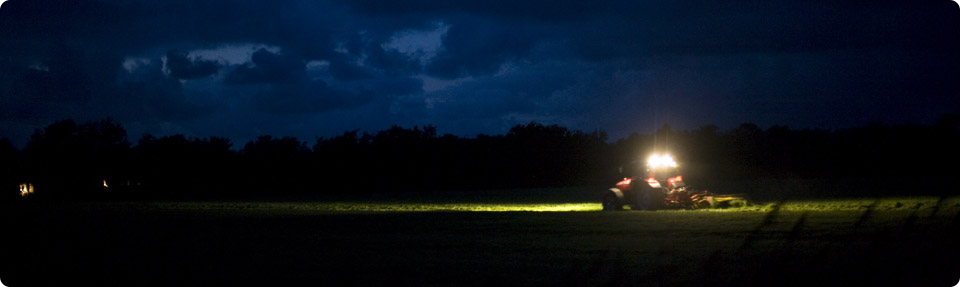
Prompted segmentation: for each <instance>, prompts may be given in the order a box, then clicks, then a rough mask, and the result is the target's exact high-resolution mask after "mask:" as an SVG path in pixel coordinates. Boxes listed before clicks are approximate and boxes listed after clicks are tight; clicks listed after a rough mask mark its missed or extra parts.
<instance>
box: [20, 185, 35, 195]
mask: <svg viewBox="0 0 960 287" xmlns="http://www.w3.org/2000/svg"><path fill="white" fill-rule="evenodd" d="M31 194H33V184H32V183H28V182H24V183H21V184H20V197H27V196H30V195H31Z"/></svg>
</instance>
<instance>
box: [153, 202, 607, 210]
mask: <svg viewBox="0 0 960 287" xmlns="http://www.w3.org/2000/svg"><path fill="white" fill-rule="evenodd" d="M147 206H148V207H152V208H157V209H166V210H249V211H257V210H261V211H283V210H288V211H304V212H310V211H316V212H430V211H456V212H522V211H527V212H568V211H598V210H601V206H600V204H599V203H594V202H587V203H549V204H529V203H501V204H495V203H391V202H373V203H370V202H226V203H221V202H216V203H209V202H166V203H149V204H147Z"/></svg>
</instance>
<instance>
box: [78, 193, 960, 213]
mask: <svg viewBox="0 0 960 287" xmlns="http://www.w3.org/2000/svg"><path fill="white" fill-rule="evenodd" d="M93 204H94V205H98V206H102V205H104V204H105V203H93ZM106 205H113V207H115V208H121V209H126V208H136V209H156V210H170V211H197V212H204V211H209V212H217V211H242V212H254V213H256V212H264V213H276V212H279V213H311V212H319V213H324V212H589V211H594V212H596V211H601V210H602V207H601V205H600V203H599V202H571V203H510V202H504V203H491V202H482V203H477V202H448V203H443V202H408V201H369V202H365V201H274V202H144V203H138V204H133V203H114V204H109V203H107V204H106ZM774 205H776V204H775V203H755V204H751V205H747V206H744V207H736V208H725V209H703V210H665V211H666V212H768V211H770V210H772V209H773V208H774ZM778 208H779V210H781V211H796V212H840V211H865V210H868V209H870V210H873V211H914V210H917V211H924V210H931V211H933V210H939V211H948V210H952V209H960V197H950V198H945V199H943V200H941V199H940V198H937V197H909V198H853V199H821V200H798V201H787V202H783V203H781V204H780V205H779V206H778ZM627 209H629V208H627ZM665 211H661V212H665Z"/></svg>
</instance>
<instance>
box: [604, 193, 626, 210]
mask: <svg viewBox="0 0 960 287" xmlns="http://www.w3.org/2000/svg"><path fill="white" fill-rule="evenodd" d="M601 204H602V205H603V210H604V211H617V210H623V200H621V199H620V197H619V196H617V194H616V193H614V192H612V191H611V192H607V195H604V196H603V203H601Z"/></svg>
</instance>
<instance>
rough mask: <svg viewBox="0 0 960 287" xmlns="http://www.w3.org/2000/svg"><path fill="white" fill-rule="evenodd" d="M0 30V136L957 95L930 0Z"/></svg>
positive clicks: (542, 8)
mask: <svg viewBox="0 0 960 287" xmlns="http://www.w3.org/2000/svg"><path fill="white" fill-rule="evenodd" d="M0 39H3V40H2V41H0V73H2V75H0V121H3V123H4V124H3V125H2V126H0V136H4V134H10V135H7V136H10V137H14V141H21V142H22V141H23V139H25V138H26V136H25V135H22V134H23V131H31V130H32V129H33V128H36V127H40V126H42V125H44V124H48V123H49V122H52V121H54V120H57V119H59V118H66V117H73V118H76V119H78V120H85V119H96V118H97V117H103V116H113V117H114V118H115V119H117V120H118V121H121V122H124V123H128V122H136V123H137V124H135V125H137V126H141V127H143V128H144V129H149V128H148V127H157V126H163V127H176V128H170V129H166V130H168V131H189V130H191V129H193V132H195V133H197V134H196V135H198V136H206V135H209V134H217V133H216V131H217V126H218V125H217V124H212V122H224V123H230V122H249V123H252V124H251V125H252V126H256V127H257V132H263V133H270V128H271V127H272V128H275V129H276V130H282V131H288V132H292V131H294V130H303V131H306V130H309V131H310V132H314V133H328V134H336V133H339V132H342V130H330V131H327V130H322V129H319V128H316V127H323V126H331V127H336V128H338V129H340V128H343V127H345V126H349V124H348V123H343V121H345V120H336V119H337V118H340V119H350V120H349V121H356V123H357V126H358V127H363V128H376V127H378V126H380V127H384V128H386V127H389V126H390V125H393V124H396V123H398V122H399V123H414V124H420V125H423V124H436V125H438V126H439V127H440V128H441V129H443V128H444V127H443V124H444V123H451V124H455V125H456V126H457V128H455V129H457V130H452V131H450V132H453V133H457V134H461V135H474V134H477V133H501V132H505V128H504V127H506V128H509V126H511V125H513V124H518V123H523V122H524V121H528V120H539V121H544V122H555V123H561V124H568V125H570V126H571V127H573V128H582V129H588V130H592V129H596V128H608V129H618V130H620V131H621V132H620V133H619V134H618V133H611V136H612V137H613V138H616V137H618V136H622V135H624V134H625V133H626V132H630V131H636V130H637V129H639V128H647V127H649V128H656V127H658V126H657V125H658V124H660V123H667V122H670V123H683V124H675V126H678V125H679V126H678V128H696V127H697V125H702V124H719V125H721V126H730V125H736V124H738V123H739V122H741V121H754V122H757V123H758V124H760V125H761V126H764V125H772V124H786V125H798V126H801V127H827V128H837V127H844V126H850V125H858V124H863V123H865V122H869V121H889V122H891V123H907V122H910V123H918V122H919V123H925V122H928V121H930V120H931V119H932V118H936V117H937V116H939V115H940V114H943V113H946V112H956V111H958V110H960V103H958V101H960V100H957V99H958V98H960V95H958V90H960V87H958V83H957V82H956V80H955V79H956V78H957V75H958V74H960V70H958V69H960V68H958V66H960V60H958V59H960V58H958V56H957V55H956V52H955V51H958V50H960V8H958V6H957V4H955V3H954V2H952V1H948V0H919V1H894V0H880V1H868V2H859V1H826V0H824V1H820V0H817V1H792V0H772V1H735V2H729V1H727V2H724V1H701V0H679V1H566V0H564V1H540V0H535V1H506V0H494V1H479V0H478V1H473V0H470V1H436V0H415V1H383V0H349V1H347V0H344V1H340V0H331V1H306V0H294V1H280V2H270V1H256V0H238V1H231V2H230V3H223V2H220V1H203V0H200V1H197V0H170V1H133V2H131V1H120V0H99V1H65V0H10V1H7V2H5V3H4V4H3V6H2V9H0ZM161 58H165V59H166V64H165V66H164V64H162V62H161V61H160V59H161ZM651 106H658V107H670V108H667V109H653V108H651ZM678 107H682V108H678ZM618 111H642V112H629V113H627V112H618ZM371 114H375V115H378V116H377V117H374V118H371V117H370V116H369V115H371ZM334 121H336V122H337V123H336V124H331V122H334ZM650 121H653V122H654V123H649V122H650ZM201 123H202V124H201ZM253 123H255V124H253ZM304 127H313V128H309V129H308V128H304ZM223 130H231V131H234V132H236V133H238V134H239V133H241V131H239V130H237V128H235V127H233V128H226V127H224V128H223ZM252 132H253V131H249V132H247V133H252ZM641 132H643V131H642V130H641ZM131 134H137V133H136V132H133V133H131ZM321 135H322V134H321ZM226 136H230V135H226ZM244 136H248V137H249V136H250V135H249V134H245V135H244ZM18 139H20V140H18Z"/></svg>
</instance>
